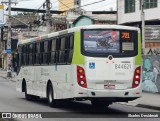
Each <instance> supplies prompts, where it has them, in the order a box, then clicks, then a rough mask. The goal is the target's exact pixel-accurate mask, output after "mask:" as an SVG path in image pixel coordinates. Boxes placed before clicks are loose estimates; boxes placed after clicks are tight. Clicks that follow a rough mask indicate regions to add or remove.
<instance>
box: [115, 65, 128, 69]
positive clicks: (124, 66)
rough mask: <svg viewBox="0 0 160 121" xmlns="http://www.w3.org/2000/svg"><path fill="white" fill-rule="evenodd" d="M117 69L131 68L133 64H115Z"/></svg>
mask: <svg viewBox="0 0 160 121" xmlns="http://www.w3.org/2000/svg"><path fill="white" fill-rule="evenodd" d="M115 69H125V70H130V69H131V64H115Z"/></svg>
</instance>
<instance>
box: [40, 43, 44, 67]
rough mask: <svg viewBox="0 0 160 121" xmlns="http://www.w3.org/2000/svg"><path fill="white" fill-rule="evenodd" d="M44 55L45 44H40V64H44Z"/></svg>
mask: <svg viewBox="0 0 160 121" xmlns="http://www.w3.org/2000/svg"><path fill="white" fill-rule="evenodd" d="M43 55H44V42H43V41H42V42H40V63H41V64H44V62H43Z"/></svg>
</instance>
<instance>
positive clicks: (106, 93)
mask: <svg viewBox="0 0 160 121" xmlns="http://www.w3.org/2000/svg"><path fill="white" fill-rule="evenodd" d="M17 65H18V69H17V82H16V89H17V90H18V91H20V92H24V93H25V98H26V99H27V100H30V99H33V98H35V97H36V98H38V97H42V98H47V99H48V103H49V105H50V106H52V107H56V106H57V105H58V104H59V102H60V101H61V100H78V101H85V100H89V101H91V104H92V105H93V106H102V107H106V106H109V105H110V104H112V103H114V102H128V101H132V100H135V99H137V98H139V97H141V94H142V89H141V84H142V76H141V74H142V73H141V71H142V55H141V34H140V30H139V28H136V27H128V26H121V25H88V26H80V27H75V28H70V29H66V30H62V31H58V32H53V33H50V34H46V35H42V36H38V37H35V38H31V39H27V40H23V41H19V43H18V54H17Z"/></svg>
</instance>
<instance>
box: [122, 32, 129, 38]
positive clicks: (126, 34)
mask: <svg viewBox="0 0 160 121" xmlns="http://www.w3.org/2000/svg"><path fill="white" fill-rule="evenodd" d="M122 38H124V39H130V35H129V33H128V32H123V33H122Z"/></svg>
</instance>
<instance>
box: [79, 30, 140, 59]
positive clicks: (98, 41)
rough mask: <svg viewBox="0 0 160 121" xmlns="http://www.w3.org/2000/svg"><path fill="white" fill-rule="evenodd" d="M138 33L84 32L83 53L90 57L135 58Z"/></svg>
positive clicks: (122, 31) (115, 31) (125, 31)
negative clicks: (113, 56)
mask: <svg viewBox="0 0 160 121" xmlns="http://www.w3.org/2000/svg"><path fill="white" fill-rule="evenodd" d="M137 35H138V34H137V31H131V30H102V29H100V30H82V53H83V54H88V55H102V56H103V55H105V56H106V55H115V56H117V57H118V56H135V55H136V54H137V50H138V48H137V43H138V42H137V41H138V37H137Z"/></svg>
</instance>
